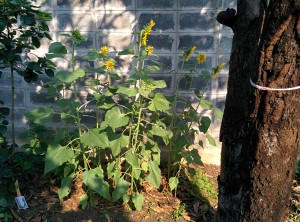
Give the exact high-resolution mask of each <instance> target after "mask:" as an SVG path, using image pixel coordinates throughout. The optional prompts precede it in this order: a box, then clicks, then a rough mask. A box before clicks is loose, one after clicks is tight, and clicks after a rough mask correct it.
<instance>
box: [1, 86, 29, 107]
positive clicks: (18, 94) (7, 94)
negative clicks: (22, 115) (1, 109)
mask: <svg viewBox="0 0 300 222" xmlns="http://www.w3.org/2000/svg"><path fill="white" fill-rule="evenodd" d="M0 100H2V101H4V104H5V105H6V106H11V100H12V97H11V90H10V89H3V88H1V89H0ZM14 101H15V105H16V106H21V105H24V92H23V90H22V89H16V90H15V95H14Z"/></svg>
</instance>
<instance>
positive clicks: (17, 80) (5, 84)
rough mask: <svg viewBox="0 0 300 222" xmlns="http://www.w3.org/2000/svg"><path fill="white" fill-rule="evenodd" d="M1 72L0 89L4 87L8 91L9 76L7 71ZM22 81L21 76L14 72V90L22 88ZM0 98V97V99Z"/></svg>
mask: <svg viewBox="0 0 300 222" xmlns="http://www.w3.org/2000/svg"><path fill="white" fill-rule="evenodd" d="M1 71H2V77H1V78H0V85H1V88H3V87H5V88H8V89H10V88H11V75H10V73H9V70H7V71H4V70H1ZM22 79H23V77H22V76H20V75H19V74H18V73H16V72H14V84H15V87H16V88H21V87H22V82H23V81H22ZM1 97H2V96H1V95H0V98H1Z"/></svg>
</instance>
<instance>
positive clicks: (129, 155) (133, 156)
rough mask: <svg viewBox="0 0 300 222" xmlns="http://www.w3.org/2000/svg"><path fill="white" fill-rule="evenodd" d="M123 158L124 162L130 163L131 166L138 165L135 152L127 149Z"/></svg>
mask: <svg viewBox="0 0 300 222" xmlns="http://www.w3.org/2000/svg"><path fill="white" fill-rule="evenodd" d="M125 159H126V162H127V163H128V164H130V165H131V166H133V167H136V168H138V167H140V161H139V158H138V156H137V155H136V154H132V153H131V152H130V151H128V152H127V153H126V154H125Z"/></svg>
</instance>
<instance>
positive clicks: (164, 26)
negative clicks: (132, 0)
mask: <svg viewBox="0 0 300 222" xmlns="http://www.w3.org/2000/svg"><path fill="white" fill-rule="evenodd" d="M151 19H153V21H154V22H155V26H154V27H153V31H159V30H162V31H172V30H175V15H174V14H173V13H169V12H165V13H160V12H157V13H142V14H141V15H140V16H139V18H138V29H139V30H141V29H142V28H143V27H144V26H146V25H147V24H148V23H149V22H150V20H151Z"/></svg>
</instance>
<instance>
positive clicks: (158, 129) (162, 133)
mask: <svg viewBox="0 0 300 222" xmlns="http://www.w3.org/2000/svg"><path fill="white" fill-rule="evenodd" d="M150 132H151V133H152V134H153V135H157V136H160V137H166V136H168V135H169V134H170V133H171V131H168V130H165V129H164V128H162V127H160V126H159V125H157V124H154V125H153V126H152V129H151V131H150Z"/></svg>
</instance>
